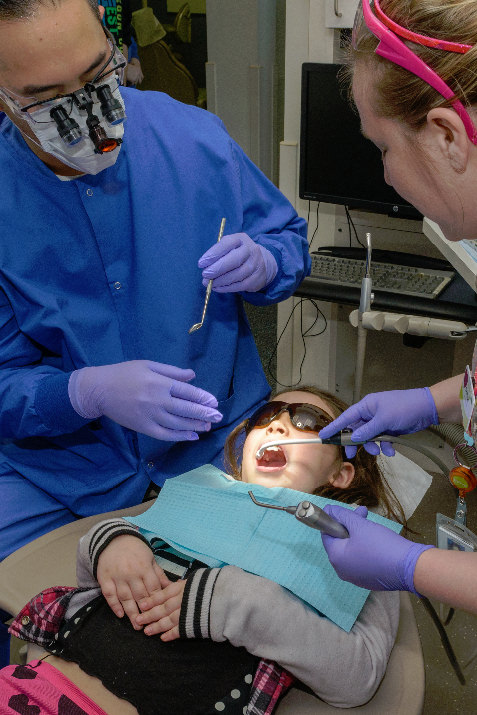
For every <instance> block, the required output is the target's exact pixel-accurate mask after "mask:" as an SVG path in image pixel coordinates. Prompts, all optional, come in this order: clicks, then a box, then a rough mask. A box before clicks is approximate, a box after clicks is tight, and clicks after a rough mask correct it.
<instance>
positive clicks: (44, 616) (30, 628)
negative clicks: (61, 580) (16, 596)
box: [8, 586, 90, 648]
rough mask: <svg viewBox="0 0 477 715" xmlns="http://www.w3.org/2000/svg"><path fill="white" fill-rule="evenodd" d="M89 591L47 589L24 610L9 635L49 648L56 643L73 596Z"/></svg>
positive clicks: (83, 589)
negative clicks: (56, 635)
mask: <svg viewBox="0 0 477 715" xmlns="http://www.w3.org/2000/svg"><path fill="white" fill-rule="evenodd" d="M89 590H90V589H86V588H73V587H72V586H53V587H52V588H47V589H45V591H42V592H41V593H39V594H38V595H37V596H34V597H33V598H32V599H31V601H29V602H28V603H27V604H26V606H24V607H23V608H22V610H21V611H20V613H19V614H18V616H17V617H16V618H15V620H14V621H13V623H12V625H11V626H10V628H9V629H8V631H9V633H11V635H13V636H16V637H17V638H21V639H22V640H25V641H30V642H31V643H38V645H41V646H43V647H44V648H47V647H48V646H49V645H51V644H52V643H53V642H54V638H55V634H56V633H58V630H59V628H60V625H61V623H62V621H63V618H64V616H65V613H66V610H67V608H68V605H69V602H70V600H71V598H72V597H73V595H74V594H75V593H78V592H79V591H89Z"/></svg>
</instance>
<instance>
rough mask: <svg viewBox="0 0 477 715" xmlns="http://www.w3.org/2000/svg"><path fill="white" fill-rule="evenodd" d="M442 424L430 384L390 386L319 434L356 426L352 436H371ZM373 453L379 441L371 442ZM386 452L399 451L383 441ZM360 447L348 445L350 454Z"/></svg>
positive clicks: (328, 434) (367, 447)
mask: <svg viewBox="0 0 477 715" xmlns="http://www.w3.org/2000/svg"><path fill="white" fill-rule="evenodd" d="M437 424H439V417H438V415H437V409H436V404H435V402H434V399H433V397H432V395H431V391H430V390H429V388H428V387H418V388H416V389H413V390H388V391H387V392H372V393H371V394H369V395H366V397H363V399H362V400H360V401H359V402H357V403H356V404H355V405H351V407H348V409H347V410H345V411H344V412H343V414H341V415H340V416H339V417H337V418H336V419H335V420H333V422H330V424H329V425H326V427H324V428H323V429H322V430H321V432H320V434H319V436H320V437H321V438H322V439H324V438H326V437H332V436H333V435H334V434H335V433H336V432H339V431H340V430H343V429H352V430H353V432H352V434H351V439H353V440H356V441H364V440H368V439H369V440H371V439H372V438H373V437H376V435H378V434H392V435H400V434H411V432H419V430H423V429H426V427H429V426H430V425H437ZM364 448H365V450H366V451H367V452H369V454H379V447H378V445H377V444H376V443H375V442H367V443H366V444H365V445H364ZM381 449H382V451H383V454H385V455H386V456H387V457H392V456H393V455H394V454H395V452H394V449H393V447H392V445H391V443H390V442H381ZM356 451H357V447H345V452H346V456H347V457H348V458H349V459H351V458H352V457H354V456H355V454H356Z"/></svg>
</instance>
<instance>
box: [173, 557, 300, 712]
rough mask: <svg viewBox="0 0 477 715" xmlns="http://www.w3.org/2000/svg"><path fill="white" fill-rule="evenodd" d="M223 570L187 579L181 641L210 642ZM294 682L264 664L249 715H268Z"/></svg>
mask: <svg viewBox="0 0 477 715" xmlns="http://www.w3.org/2000/svg"><path fill="white" fill-rule="evenodd" d="M219 573H220V569H218V568H206V569H198V570H197V571H195V572H194V573H193V574H191V575H190V576H189V578H188V579H187V583H186V586H185V588H184V595H183V597H182V605H181V612H180V617H179V635H180V637H181V638H210V603H211V600H212V595H213V592H214V587H215V582H216V581H217V578H218V576H219ZM294 680H295V678H294V677H293V676H292V675H290V673H288V671H286V670H285V669H284V668H282V667H281V666H280V665H278V664H277V663H274V662H272V661H268V660H261V661H260V663H259V665H258V668H257V670H256V672H255V677H254V680H253V685H252V691H251V693H252V694H251V698H250V701H249V705H248V709H247V715H269V713H271V712H273V710H274V709H275V706H276V704H277V702H278V700H279V699H280V698H281V697H282V696H283V695H284V693H285V692H286V691H287V690H288V688H289V687H290V685H291V684H292V683H293V682H294Z"/></svg>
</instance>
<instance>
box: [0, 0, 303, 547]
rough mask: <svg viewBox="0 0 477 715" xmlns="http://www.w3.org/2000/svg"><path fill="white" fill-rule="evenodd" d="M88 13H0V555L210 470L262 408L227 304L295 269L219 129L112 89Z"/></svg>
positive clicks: (265, 298)
mask: <svg viewBox="0 0 477 715" xmlns="http://www.w3.org/2000/svg"><path fill="white" fill-rule="evenodd" d="M102 12H103V9H102V8H100V9H99V10H98V7H97V2H96V0H59V2H53V0H40V1H38V0H21V2H18V1H14V0H4V1H3V2H2V4H1V7H0V109H1V110H3V112H4V113H1V112H0V166H1V167H2V171H1V174H0V182H1V185H2V192H1V193H2V200H1V202H0V235H1V240H0V404H1V412H0V437H1V438H2V439H4V440H6V442H5V443H4V444H2V445H1V452H0V454H1V460H0V558H3V557H5V556H6V555H7V554H9V553H10V552H12V551H14V550H15V549H17V548H19V547H20V546H22V545H23V544H25V543H27V542H28V541H30V540H32V539H34V538H36V537H38V536H40V535H41V534H43V533H45V532H47V531H49V530H51V529H54V528H56V527H58V526H60V525H62V524H65V523H68V522H70V521H72V520H74V519H75V518H77V517H81V516H87V515H90V514H97V513H101V512H104V511H109V510H111V509H118V508H122V507H126V506H130V505H132V504H136V503H139V502H141V500H142V499H143V497H144V495H145V493H146V491H147V490H148V486H149V484H150V482H154V483H155V484H158V485H161V484H163V483H164V481H165V480H166V479H167V478H169V477H172V476H175V475H176V474H179V473H183V472H185V471H187V470H189V469H191V468H193V467H195V466H197V465H200V464H204V463H207V462H210V463H215V464H217V465H220V464H221V458H222V452H223V446H224V442H225V438H226V435H227V434H228V433H229V432H230V431H231V429H232V427H233V426H234V425H235V424H237V423H238V422H240V421H241V420H242V419H243V418H244V417H245V416H247V415H248V414H250V413H251V412H252V411H253V410H254V409H256V407H257V406H258V405H260V404H261V403H262V402H263V401H264V400H266V398H267V397H268V395H269V392H270V390H269V386H268V384H267V381H266V378H265V375H264V373H263V370H262V367H261V363H260V360H259V356H258V353H257V350H256V347H255V344H254V341H253V337H252V334H251V331H250V328H249V324H248V321H247V318H246V316H245V312H244V307H243V300H247V301H249V302H250V303H253V304H254V305H259V306H260V305H268V304H271V303H275V302H278V301H280V300H283V299H285V298H288V297H289V296H290V295H292V294H293V292H294V291H295V288H296V287H297V285H298V284H299V283H300V281H301V280H302V279H303V277H304V276H305V275H306V274H308V273H309V269H310V258H309V254H308V245H307V241H306V227H305V222H304V221H303V220H302V219H300V218H298V216H297V215H296V213H295V211H294V210H293V208H292V206H291V205H290V204H289V202H288V201H287V200H286V199H285V198H284V197H283V195H282V194H281V193H280V192H279V191H278V190H277V189H276V188H275V187H274V186H273V185H272V184H271V182H269V181H268V180H267V179H266V177H264V176H263V174H262V173H261V172H260V171H259V170H258V169H257V168H256V167H255V166H254V165H253V164H252V163H251V162H250V161H249V159H248V158H247V157H246V156H245V154H244V153H243V151H242V150H241V149H240V148H239V147H238V146H237V144H235V143H234V141H233V140H232V139H231V138H230V136H229V135H228V134H227V132H226V131H225V129H224V127H223V125H222V123H221V122H220V120H219V119H218V118H217V117H215V116H213V115H212V114H209V113H207V112H205V111H203V110H200V109H198V108H196V107H191V106H187V105H183V104H180V103H178V102H176V101H174V100H172V99H171V98H170V97H168V96H166V95H164V94H160V93H156V92H140V91H137V90H134V89H127V88H122V87H119V82H120V76H121V71H122V65H123V64H124V58H123V57H122V55H121V53H120V52H119V50H117V48H116V47H115V45H114V42H112V40H111V37H110V35H109V34H108V33H107V31H106V30H105V29H104V28H103V26H102V24H101V14H102ZM124 116H125V117H126V118H125V119H124ZM222 217H226V232H225V233H226V235H224V237H223V238H222V240H221V242H220V244H217V243H216V241H217V235H218V232H219V226H220V223H221V219H222ZM210 279H214V285H213V293H212V295H211V298H210V302H209V307H208V312H207V317H206V321H205V323H204V326H203V327H202V328H201V329H200V330H198V331H197V332H195V333H193V334H191V335H190V334H189V328H190V327H191V325H192V324H193V323H195V322H197V321H198V320H199V319H200V316H201V313H202V308H203V305H204V296H205V287H204V286H205V285H206V284H207V282H208V281H209V280H210Z"/></svg>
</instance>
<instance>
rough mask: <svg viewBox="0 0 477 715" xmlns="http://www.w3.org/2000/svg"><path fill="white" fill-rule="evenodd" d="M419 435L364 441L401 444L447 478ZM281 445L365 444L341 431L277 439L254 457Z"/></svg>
mask: <svg viewBox="0 0 477 715" xmlns="http://www.w3.org/2000/svg"><path fill="white" fill-rule="evenodd" d="M418 434H419V433H416V434H402V435H399V436H397V437H396V436H395V435H389V434H378V435H377V436H376V437H373V438H372V439H369V440H366V442H392V443H393V444H402V445H404V446H405V447H409V448H410V449H414V450H416V452H420V453H421V454H424V455H425V456H426V457H428V458H429V459H430V460H431V462H434V464H435V465H437V467H438V468H439V470H440V471H441V472H442V474H444V475H445V476H447V475H448V474H449V468H448V467H447V466H446V465H445V464H444V462H443V461H442V460H441V459H439V458H438V457H436V455H435V454H434V453H433V452H432V451H431V450H430V449H427V448H426V447H423V446H422V445H421V444H419V445H418V444H417V440H418V439H419V437H418ZM283 444H334V445H336V446H338V447H347V446H353V445H360V444H365V442H355V441H353V440H352V439H351V431H350V430H343V431H342V432H337V433H336V434H334V435H332V436H331V437H328V438H327V439H320V437H313V438H312V439H278V440H273V442H265V444H262V446H261V447H260V449H258V450H257V452H256V453H255V456H256V458H257V459H260V458H261V457H263V453H264V452H265V450H266V449H268V448H269V447H280V446H281V445H283Z"/></svg>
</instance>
